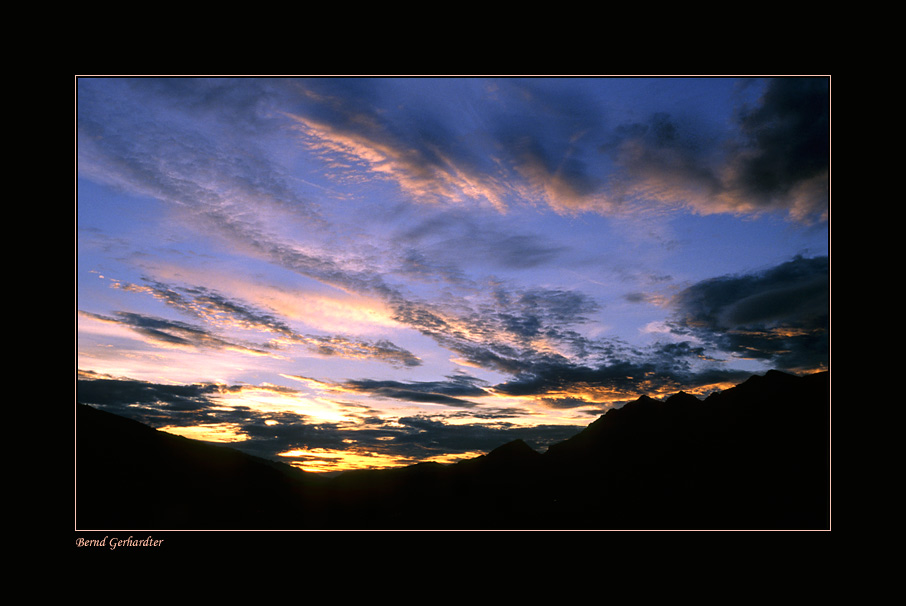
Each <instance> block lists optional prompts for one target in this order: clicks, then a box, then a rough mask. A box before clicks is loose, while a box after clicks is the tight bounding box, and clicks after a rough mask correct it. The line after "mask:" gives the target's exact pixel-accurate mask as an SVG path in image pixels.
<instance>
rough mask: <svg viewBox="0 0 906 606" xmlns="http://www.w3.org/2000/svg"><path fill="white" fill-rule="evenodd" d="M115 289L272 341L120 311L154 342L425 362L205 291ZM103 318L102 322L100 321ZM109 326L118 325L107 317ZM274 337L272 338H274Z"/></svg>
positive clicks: (159, 286)
mask: <svg viewBox="0 0 906 606" xmlns="http://www.w3.org/2000/svg"><path fill="white" fill-rule="evenodd" d="M114 287H115V288H118V289H121V290H125V291H128V292H137V293H145V294H150V295H152V296H153V297H155V298H156V299H158V300H160V301H163V302H164V303H166V304H167V305H168V306H171V307H173V308H175V309H177V310H178V311H180V312H182V313H186V314H189V315H191V316H193V317H195V318H197V319H199V320H201V321H203V322H204V323H205V324H206V325H207V326H211V327H213V328H214V329H216V330H228V329H231V328H234V329H241V330H248V331H254V332H255V333H260V334H264V335H265V336H267V337H269V340H268V341H267V342H266V343H264V344H262V345H260V346H258V347H252V346H244V345H240V344H239V343H238V342H234V341H232V342H231V341H228V340H226V339H224V338H220V337H217V336H214V334H212V332H210V331H209V330H208V329H205V328H200V327H193V326H190V325H188V324H185V323H182V322H173V321H168V320H163V319H160V318H149V317H146V316H141V315H139V314H129V313H125V312H120V313H119V314H117V317H118V318H119V321H120V322H121V323H122V324H125V325H127V326H129V327H131V328H133V329H134V330H137V331H139V332H141V333H142V334H144V335H145V336H148V337H150V338H152V339H153V340H154V341H157V342H163V343H167V344H171V345H184V346H189V345H194V346H197V347H214V348H231V349H238V350H240V351H246V352H249V353H256V354H264V353H272V354H273V353H276V351H278V350H281V349H283V348H285V347H286V346H288V345H293V344H295V345H302V346H304V347H305V348H307V349H308V350H309V351H311V352H315V353H318V354H320V355H323V356H337V357H341V358H348V359H375V360H380V361H383V362H386V363H388V364H391V365H394V366H401V367H413V366H420V365H421V360H420V359H419V358H418V357H417V356H416V355H414V354H413V353H412V352H410V351H408V350H406V349H404V348H402V347H399V346H398V345H395V344H394V343H392V342H390V341H389V340H387V339H378V340H373V341H368V340H364V339H351V338H348V337H346V336H342V335H311V334H301V333H298V332H296V331H295V330H293V329H292V328H291V327H290V326H289V324H287V323H286V322H284V321H283V320H281V319H279V318H278V317H276V316H274V315H273V314H270V313H268V312H265V311H262V310H260V309H257V308H255V307H253V306H251V305H248V304H246V303H244V302H242V301H237V300H235V299H231V298H229V297H227V296H225V295H223V294H220V293H217V292H215V291H212V290H210V289H207V288H203V287H197V286H196V287H177V286H169V285H166V284H163V283H161V282H156V281H152V282H150V284H149V285H147V286H141V285H135V284H128V283H119V282H115V283H114ZM99 319H101V318H100V317H99ZM106 320H107V321H116V320H115V319H113V318H106ZM270 337H273V338H270Z"/></svg>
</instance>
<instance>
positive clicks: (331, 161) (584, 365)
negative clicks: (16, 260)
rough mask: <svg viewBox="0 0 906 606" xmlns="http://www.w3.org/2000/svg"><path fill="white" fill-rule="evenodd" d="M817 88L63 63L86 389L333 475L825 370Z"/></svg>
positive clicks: (538, 435) (456, 453) (823, 138)
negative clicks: (110, 68) (125, 73)
mask: <svg viewBox="0 0 906 606" xmlns="http://www.w3.org/2000/svg"><path fill="white" fill-rule="evenodd" d="M829 85H830V81H829V78H827V77H814V78H791V77H783V78H776V79H771V78H615V77H595V78H574V77H569V78H566V77H564V78H509V77H508V78H484V77H480V78H479V77H475V78H446V77H442V78H409V77H405V78H337V77H334V78H266V79H265V78H248V77H242V78H183V77H178V78H148V77H142V78H87V77H85V78H83V77H80V78H77V97H76V102H77V124H76V126H77V141H76V144H77V192H76V193H77V259H76V261H77V263H76V264H77V269H76V271H77V368H78V371H77V374H78V377H77V379H78V380H77V399H78V401H79V402H84V403H87V404H91V405H93V406H97V407H99V408H102V409H105V410H109V411H111V412H116V413H117V414H122V415H123V416H127V417H131V418H135V419H137V420H140V421H142V422H145V423H147V424H149V425H151V426H153V427H156V428H158V429H163V430H165V431H169V432H171V433H176V434H179V435H185V436H187V437H194V438H199V439H207V440H213V441H222V442H228V443H230V444H231V445H232V446H234V447H236V448H238V449H241V450H244V451H246V452H249V453H251V454H256V455H258V456H264V457H267V458H272V459H275V460H281V461H283V462H286V463H290V464H293V465H296V466H298V467H301V468H303V469H306V470H310V471H335V470H338V469H344V468H350V467H371V466H378V467H380V466H396V465H408V464H412V463H415V462H419V461H425V460H436V461H440V462H450V461H453V460H456V459H458V458H468V457H471V456H477V455H478V454H482V453H484V452H487V451H488V450H490V449H492V448H494V447H496V446H498V445H500V444H503V443H505V442H507V441H510V440H511V439H515V438H522V439H524V440H525V441H526V442H527V443H529V445H531V446H532V447H534V448H536V449H539V450H542V451H543V449H544V448H545V447H546V446H547V445H549V444H551V443H553V442H557V441H561V440H563V439H566V438H567V437H569V436H571V435H573V434H575V433H576V432H578V431H579V430H580V429H581V428H583V427H585V426H586V425H588V424H589V423H591V422H592V421H593V420H595V419H596V418H597V417H599V416H600V415H601V414H603V413H604V412H605V411H606V410H607V409H608V408H610V407H612V406H619V405H621V404H622V403H625V402H627V401H631V400H634V399H636V398H637V397H638V396H640V395H643V394H644V395H649V396H652V397H664V396H667V395H670V394H672V393H675V392H676V391H680V390H685V391H687V392H690V393H694V394H699V395H706V394H707V393H709V392H710V391H713V390H717V389H724V388H726V387H729V386H731V385H733V384H735V383H738V382H740V381H742V380H744V379H745V378H747V377H748V376H750V375H751V374H755V373H759V374H760V373H763V372H765V371H767V370H769V369H772V368H775V369H778V370H784V371H787V372H795V373H804V372H814V371H816V370H826V369H827V368H828V365H829V355H830V351H829V304H830V301H829V297H830V291H829V282H830V267H829V247H830V242H829V210H830V200H829V195H830V194H829V186H830V183H829V178H830V177H829V166H830V115H829V114H830V91H829V88H830V86H829Z"/></svg>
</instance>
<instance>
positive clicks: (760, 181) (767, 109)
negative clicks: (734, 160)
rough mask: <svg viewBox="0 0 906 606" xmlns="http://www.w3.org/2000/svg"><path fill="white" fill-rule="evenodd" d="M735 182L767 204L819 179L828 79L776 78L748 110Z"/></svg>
mask: <svg viewBox="0 0 906 606" xmlns="http://www.w3.org/2000/svg"><path fill="white" fill-rule="evenodd" d="M739 123H740V126H741V128H742V132H743V135H744V136H745V143H746V147H745V149H741V150H740V153H741V159H740V162H739V181H740V183H741V184H743V185H744V186H745V189H746V190H747V191H750V192H753V193H755V194H757V197H758V199H761V200H767V199H770V198H773V197H776V196H778V195H779V196H784V195H787V194H789V193H790V191H791V190H792V189H793V188H795V187H796V186H797V185H798V184H800V183H802V182H805V181H808V180H809V179H812V178H814V177H820V176H823V175H824V174H825V173H826V172H827V170H828V168H829V164H830V83H829V81H828V80H827V79H826V78H776V79H774V80H773V81H772V82H771V85H770V86H769V87H768V89H767V91H766V92H765V95H764V99H763V103H762V104H761V105H760V106H758V107H756V108H753V109H746V110H743V112H742V113H741V115H740V118H739Z"/></svg>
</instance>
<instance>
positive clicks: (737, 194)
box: [601, 78, 830, 221]
mask: <svg viewBox="0 0 906 606" xmlns="http://www.w3.org/2000/svg"><path fill="white" fill-rule="evenodd" d="M829 113H830V91H829V81H828V80H827V79H826V78H775V79H771V80H769V81H768V82H767V84H766V88H765V92H764V94H763V96H762V97H761V99H760V100H759V103H758V104H757V105H755V106H744V107H743V108H742V109H741V110H740V111H739V113H738V114H737V116H736V122H735V127H736V131H735V133H734V134H732V135H729V136H725V137H723V138H712V137H702V136H701V135H702V133H703V132H707V129H704V128H702V125H701V124H688V123H686V122H685V121H681V120H680V119H678V118H676V117H674V116H671V115H670V114H667V113H663V112H658V113H655V114H653V115H652V116H650V118H649V119H648V120H647V121H644V122H637V123H632V124H623V125H620V126H619V127H618V128H616V129H614V131H613V134H612V137H611V138H610V139H609V140H608V141H607V142H606V143H605V144H604V145H603V146H602V148H601V149H602V151H604V152H605V153H606V154H607V155H608V156H610V157H612V158H613V160H614V162H615V163H616V165H618V166H620V167H621V169H622V173H621V175H620V176H619V178H618V179H617V180H616V182H615V183H616V184H617V185H616V187H615V189H614V191H615V192H618V193H619V195H620V197H621V198H624V199H633V200H639V199H646V198H647V199H649V200H653V201H658V202H660V203H663V204H665V205H667V206H673V207H683V206H688V207H690V208H692V209H694V210H696V211H698V212H701V213H706V214H708V213H727V212H729V213H738V214H758V213H763V212H776V211H781V212H785V213H787V215H788V216H789V217H790V218H792V219H794V220H796V221H825V220H826V219H827V213H828V206H829V189H828V187H829V181H828V179H829V167H830V116H829Z"/></svg>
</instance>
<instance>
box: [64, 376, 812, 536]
mask: <svg viewBox="0 0 906 606" xmlns="http://www.w3.org/2000/svg"><path fill="white" fill-rule="evenodd" d="M76 430H77V431H76V487H75V488H76V525H77V528H79V529H84V530H92V529H94V530H101V529H105V528H140V529H148V530H167V529H170V530H173V529H199V530H202V529H223V530H289V529H338V530H355V529H362V530H366V529H388V530H393V529H401V530H402V529H421V530H456V529H515V530H520V529H521V530H569V529H575V530H582V529H588V530H596V529H601V530H607V529H639V530H658V529H663V530H671V529H675V530H684V529H689V530H695V529H701V530H706V529H722V530H759V529H764V530H771V529H776V530H784V529H790V530H822V529H828V528H829V527H830V385H829V375H828V373H827V372H824V373H817V374H812V375H806V376H794V375H789V374H785V373H782V372H778V371H770V372H768V373H766V374H765V375H763V376H758V375H756V376H753V377H751V378H750V379H748V380H747V381H745V382H744V383H741V384H739V385H737V386H736V387H733V388H730V389H727V390H725V391H722V392H717V393H714V394H712V395H710V396H708V397H707V398H705V399H699V398H697V397H695V396H693V395H690V394H687V393H684V392H679V393H677V394H674V395H672V396H670V397H669V398H667V399H666V400H663V401H659V400H655V399H653V398H650V397H647V396H642V397H640V398H638V399H637V400H635V401H633V402H630V403H628V404H626V405H624V406H622V407H620V408H615V409H611V410H609V411H608V412H607V413H605V414H604V415H602V416H601V417H599V418H598V419H597V420H596V421H594V422H593V423H591V424H590V425H589V426H587V427H586V428H585V429H583V430H581V431H579V432H577V433H576V435H574V436H573V437H572V438H569V439H567V440H565V441H563V442H560V443H558V444H554V445H552V446H551V447H550V448H548V450H547V451H546V452H545V453H543V454H542V453H539V452H537V451H535V450H533V449H532V448H531V447H529V446H528V445H527V444H526V443H525V442H523V441H521V440H515V441H513V442H509V443H506V444H503V445H501V446H499V447H498V448H496V449H494V450H492V451H490V452H489V453H487V454H485V455H482V456H479V457H476V458H472V459H468V460H464V461H460V462H458V463H455V464H450V465H442V464H438V463H420V464H416V465H411V466H408V467H403V468H392V469H381V470H361V471H351V472H346V473H343V474H340V475H339V476H337V477H334V478H330V479H328V478H324V477H323V476H319V475H317V474H310V473H305V472H302V471H300V470H298V469H295V468H293V467H291V466H289V465H285V464H280V463H273V462H270V461H267V460H264V459H259V458H256V457H253V456H250V455H247V454H244V453H241V452H239V451H237V450H235V449H231V448H229V447H225V446H218V445H212V444H206V443H202V442H197V441H193V440H189V439H187V438H182V437H178V436H173V435H170V434H166V433H164V432H160V431H156V430H154V429H152V428H150V427H147V426H144V425H142V424H140V423H137V422H134V421H130V420H128V419H125V418H122V417H118V416H115V415H112V414H109V413H105V412H102V411H99V410H96V409H94V408H91V407H89V406H85V405H78V406H77V417H76Z"/></svg>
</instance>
